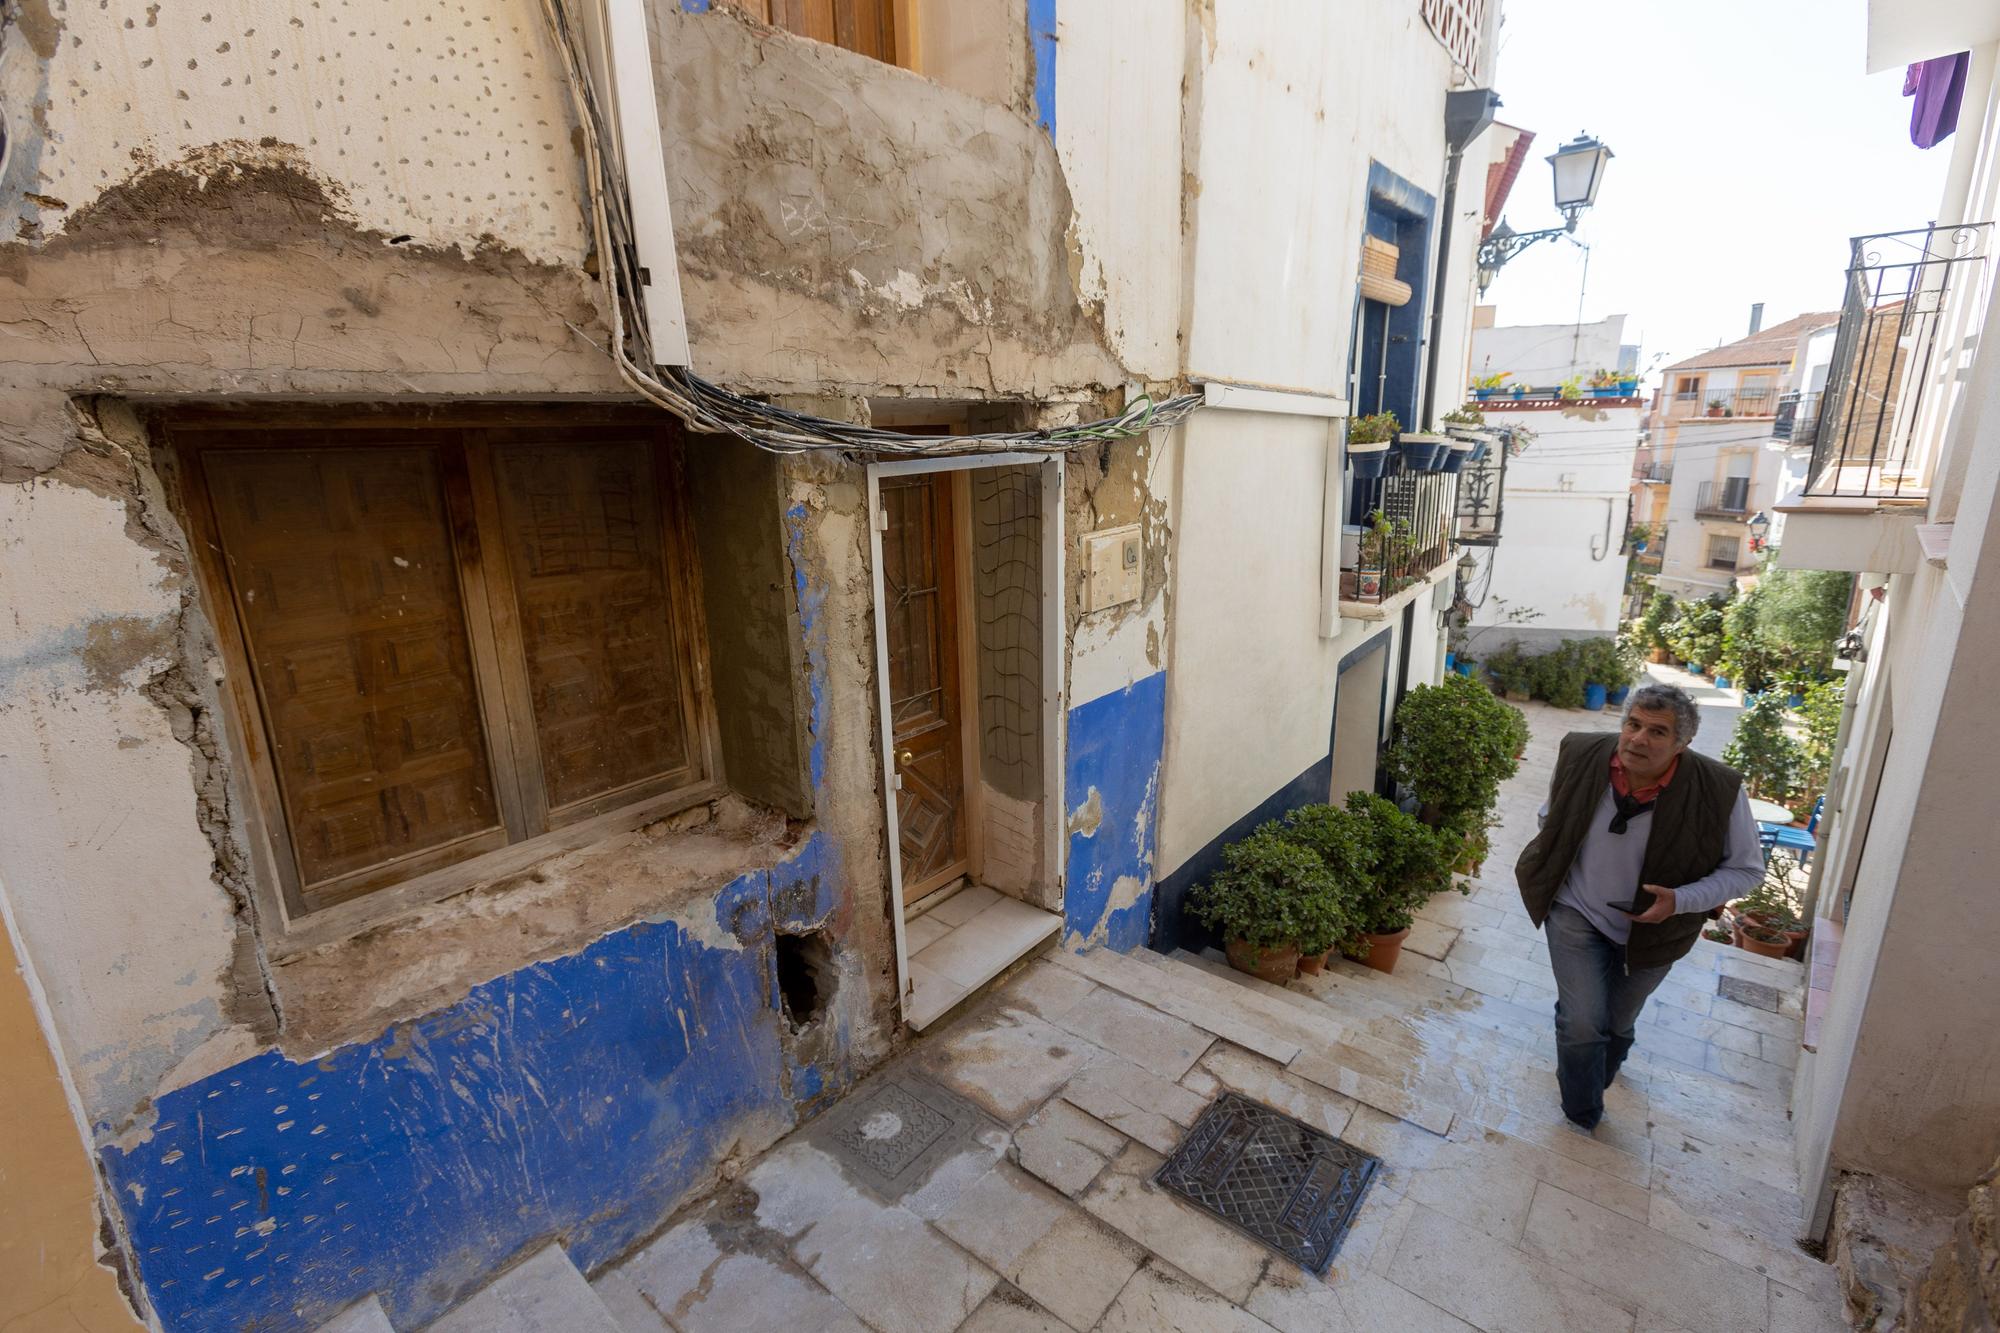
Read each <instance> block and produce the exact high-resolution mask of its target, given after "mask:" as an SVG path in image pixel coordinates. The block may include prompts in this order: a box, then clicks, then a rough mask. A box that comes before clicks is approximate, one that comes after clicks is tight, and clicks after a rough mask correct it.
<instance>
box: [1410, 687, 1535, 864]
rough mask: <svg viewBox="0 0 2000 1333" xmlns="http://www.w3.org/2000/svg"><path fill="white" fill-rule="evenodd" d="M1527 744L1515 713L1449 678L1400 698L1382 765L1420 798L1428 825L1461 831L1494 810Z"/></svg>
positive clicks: (1525, 729)
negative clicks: (1394, 727)
mask: <svg viewBox="0 0 2000 1333" xmlns="http://www.w3.org/2000/svg"><path fill="white" fill-rule="evenodd" d="M1527 743H1528V724H1527V722H1526V720H1525V719H1523V718H1522V716H1521V714H1520V712H1519V710H1517V709H1513V708H1509V707H1508V706H1507V705H1506V704H1504V703H1502V702H1501V701H1500V700H1498V699H1496V698H1494V697H1493V692H1492V691H1491V690H1488V689H1487V688H1485V687H1484V686H1482V685H1480V684H1478V683H1476V682H1474V681H1472V680H1469V679H1467V678H1465V677H1463V676H1446V677H1445V678H1444V680H1443V682H1442V683H1440V684H1437V685H1419V686H1417V688H1416V689H1414V690H1411V691H1410V693H1409V694H1408V695H1407V696H1406V697H1405V698H1404V699H1403V702H1402V704H1401V706H1400V707H1398V708H1397V709H1396V739H1395V740H1394V741H1393V742H1392V743H1391V744H1390V746H1389V751H1388V754H1387V756H1386V757H1385V761H1384V762H1385V766H1386V767H1387V768H1388V770H1389V773H1390V774H1391V776H1393V777H1394V778H1395V779H1396V780H1397V781H1398V782H1401V783H1403V784H1405V785H1406V786H1408V787H1409V788H1410V789H1411V790H1412V791H1414V792H1415V793H1416V796H1417V799H1418V800H1419V801H1421V802H1423V804H1424V806H1425V807H1426V809H1425V815H1424V818H1425V820H1426V822H1429V823H1433V824H1451V825H1454V826H1455V827H1458V828H1460V829H1465V828H1470V827H1472V826H1473V824H1474V823H1475V822H1477V820H1479V819H1483V818H1484V816H1485V814H1486V812H1487V811H1488V810H1490V809H1491V808H1492V807H1493V803H1494V801H1495V800H1497V799H1498V797H1499V793H1500V784H1501V783H1502V782H1504V781H1506V780H1507V779H1508V778H1510V777H1512V776H1513V775H1514V770H1515V768H1516V767H1517V762H1516V760H1515V758H1514V756H1515V755H1517V754H1519V753H1520V752H1521V750H1522V749H1523V748H1524V747H1525V746H1526V745H1527Z"/></svg>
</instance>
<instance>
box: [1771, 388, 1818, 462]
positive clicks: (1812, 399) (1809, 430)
mask: <svg viewBox="0 0 2000 1333" xmlns="http://www.w3.org/2000/svg"><path fill="white" fill-rule="evenodd" d="M1823 396H1824V395H1822V394H1821V393H1820V392H1819V391H1818V390H1817V389H1815V390H1813V391H1812V392H1810V393H1788V394H1785V395H1783V396H1782V397H1780V398H1779V399H1778V415H1777V418H1776V419H1775V420H1774V421H1772V422H1771V438H1772V439H1774V440H1784V441H1786V442H1787V443H1789V444H1791V445H1792V446H1793V447H1794V448H1799V447H1803V446H1810V445H1811V444H1812V442H1813V437H1814V436H1815V435H1816V434H1817V433H1818V431H1819V400H1820V399H1821V397H1823Z"/></svg>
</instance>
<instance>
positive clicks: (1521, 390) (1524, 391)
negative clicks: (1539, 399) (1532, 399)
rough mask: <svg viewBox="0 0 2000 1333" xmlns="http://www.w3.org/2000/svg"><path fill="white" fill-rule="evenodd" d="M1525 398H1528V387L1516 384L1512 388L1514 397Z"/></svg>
mask: <svg viewBox="0 0 2000 1333" xmlns="http://www.w3.org/2000/svg"><path fill="white" fill-rule="evenodd" d="M1527 396H1528V386H1527V385H1525V384H1516V385H1515V386H1514V397H1516V398H1526V397H1527Z"/></svg>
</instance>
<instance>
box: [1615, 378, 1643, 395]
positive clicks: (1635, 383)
mask: <svg viewBox="0 0 2000 1333" xmlns="http://www.w3.org/2000/svg"><path fill="white" fill-rule="evenodd" d="M1638 392H1639V377H1638V376H1637V375H1625V374H1621V375H1619V376H1618V396H1619V397H1620V398H1631V397H1633V396H1635V395H1636V394H1637V393H1638Z"/></svg>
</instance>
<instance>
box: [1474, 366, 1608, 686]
mask: <svg viewBox="0 0 2000 1333" xmlns="http://www.w3.org/2000/svg"><path fill="white" fill-rule="evenodd" d="M1484 332H1485V331H1484V330H1482V331H1481V336H1483V335H1484ZM1487 406H1488V407H1489V408H1490V409H1492V410H1490V411H1489V413H1488V418H1489V420H1491V421H1493V422H1496V423H1507V424H1511V423H1516V422H1518V423H1519V424H1522V425H1525V426H1527V427H1528V428H1529V429H1530V430H1533V431H1534V432H1535V433H1536V438H1535V440H1534V442H1533V443H1531V444H1529V445H1528V446H1527V448H1526V449H1524V450H1523V451H1522V452H1521V453H1519V454H1517V455H1516V456H1514V457H1512V458H1510V459H1508V460H1507V479H1506V490H1505V492H1504V494H1503V496H1502V501H1501V503H1502V510H1501V527H1500V545H1499V546H1498V547H1495V548H1491V549H1483V550H1475V551H1474V553H1473V554H1474V558H1475V559H1477V560H1479V562H1480V571H1479V573H1478V574H1477V575H1476V576H1475V578H1474V580H1473V581H1472V583H1471V588H1472V592H1473V600H1474V601H1481V599H1482V597H1483V599H1484V600H1483V601H1482V602H1481V605H1480V607H1479V610H1478V611H1476V612H1475V613H1474V615H1473V620H1472V623H1473V626H1474V627H1475V629H1476V628H1477V627H1480V626H1499V625H1503V624H1505V623H1506V616H1507V613H1508V611H1510V610H1515V609H1521V608H1532V609H1533V610H1536V611H1539V612H1540V613H1541V614H1540V615H1539V616H1538V617H1536V618H1535V619H1533V620H1530V621H1526V622H1523V623H1521V624H1520V625H1519V626H1518V628H1510V629H1509V630H1508V631H1507V632H1505V633H1501V632H1498V631H1496V632H1495V633H1492V634H1487V635H1484V636H1482V637H1481V638H1480V639H1479V641H1478V647H1483V648H1486V649H1488V650H1489V651H1490V650H1491V648H1493V647H1497V646H1498V645H1499V644H1500V643H1501V642H1503V641H1505V640H1507V639H1512V638H1520V639H1524V640H1535V639H1544V638H1570V637H1582V636H1585V635H1590V634H1610V633H1613V632H1615V631H1616V630H1617V628H1618V616H1619V609H1620V603H1621V601H1622V593H1623V590H1624V585H1625V558H1624V557H1623V556H1622V555H1620V554H1619V553H1618V552H1619V547H1620V546H1621V545H1622V543H1623V541H1624V537H1625V519H1626V508H1627V502H1628V500H1629V498H1630V495H1631V480H1632V465H1633V459H1634V457H1635V456H1636V455H1637V453H1638V447H1639V424H1640V422H1641V420H1642V419H1643V417H1644V409H1642V408H1641V407H1639V406H1638V405H1636V404H1634V405H1630V406H1621V407H1593V406H1591V405H1590V404H1589V403H1588V402H1587V401H1586V402H1584V403H1581V404H1576V405H1572V406H1570V407H1565V408H1559V409H1528V408H1504V407H1503V408H1494V407H1493V405H1492V404H1491V403H1489V404H1488V405H1487ZM1476 651H1477V649H1475V653H1476Z"/></svg>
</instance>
